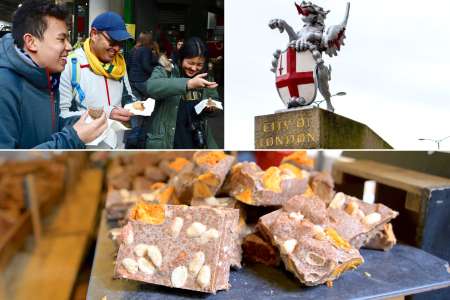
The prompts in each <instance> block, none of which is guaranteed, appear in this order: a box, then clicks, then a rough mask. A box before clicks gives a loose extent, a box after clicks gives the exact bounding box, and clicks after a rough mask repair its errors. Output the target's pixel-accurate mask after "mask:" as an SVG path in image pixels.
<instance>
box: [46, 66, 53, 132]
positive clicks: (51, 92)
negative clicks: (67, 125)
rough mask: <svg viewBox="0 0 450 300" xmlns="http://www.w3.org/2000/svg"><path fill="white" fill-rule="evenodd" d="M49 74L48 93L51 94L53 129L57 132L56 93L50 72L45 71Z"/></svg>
mask: <svg viewBox="0 0 450 300" xmlns="http://www.w3.org/2000/svg"><path fill="white" fill-rule="evenodd" d="M45 73H46V74H47V83H48V91H49V93H50V110H51V111H52V129H53V131H55V129H56V128H55V93H54V92H53V90H52V80H51V78H50V72H49V71H48V69H45Z"/></svg>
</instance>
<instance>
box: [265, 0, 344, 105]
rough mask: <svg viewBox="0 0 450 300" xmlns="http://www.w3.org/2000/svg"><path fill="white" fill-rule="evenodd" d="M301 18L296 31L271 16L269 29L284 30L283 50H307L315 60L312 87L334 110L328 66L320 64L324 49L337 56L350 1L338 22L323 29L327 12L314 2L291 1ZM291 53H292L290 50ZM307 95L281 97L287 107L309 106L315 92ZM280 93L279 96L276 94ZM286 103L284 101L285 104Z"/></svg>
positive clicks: (274, 64)
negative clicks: (286, 37) (301, 23)
mask: <svg viewBox="0 0 450 300" xmlns="http://www.w3.org/2000/svg"><path fill="white" fill-rule="evenodd" d="M295 6H296V7H297V11H298V13H299V15H301V16H302V17H301V18H302V21H303V22H304V23H305V24H304V26H303V28H302V29H301V30H300V31H299V32H295V31H294V29H293V28H292V27H291V26H290V25H289V24H288V23H287V22H286V21H284V20H282V19H273V20H271V21H270V22H269V27H270V28H271V29H279V31H280V33H283V32H284V31H286V33H287V34H288V36H289V43H288V46H287V49H290V48H291V49H295V51H296V52H297V53H301V52H305V51H310V52H311V53H312V58H311V59H314V60H315V63H316V67H315V70H314V72H313V73H314V74H313V75H314V89H315V91H316V90H317V88H318V89H319V91H320V93H321V94H322V96H323V97H324V99H325V100H326V102H327V109H328V110H330V111H334V108H333V105H332V104H331V97H332V96H331V93H330V88H329V84H328V82H329V81H330V80H331V66H329V67H327V66H325V64H324V60H323V58H322V53H323V52H325V53H326V54H328V55H329V56H330V57H333V56H337V54H338V51H339V50H340V49H341V46H342V45H344V39H345V30H346V26H347V21H348V17H349V14H350V3H347V11H346V15H345V17H344V20H343V21H342V23H341V24H338V25H334V26H331V27H329V28H328V29H327V30H325V19H326V17H327V15H328V13H329V12H330V11H326V10H324V9H323V8H322V7H320V6H318V5H315V4H313V3H311V2H309V1H303V2H302V3H301V4H300V5H299V4H297V3H295ZM294 54H295V53H294ZM281 56H282V51H281V50H277V51H276V52H275V53H274V59H273V61H272V67H273V68H272V69H271V71H272V72H274V73H275V74H277V68H281V67H280V58H281ZM315 91H314V95H313V96H312V97H311V98H313V99H305V98H303V97H301V95H297V94H295V95H292V94H291V95H290V96H289V97H288V99H287V100H283V101H284V102H285V104H286V105H287V107H288V108H294V107H299V106H305V105H310V104H311V103H312V102H313V101H314V100H315V95H316V92H315ZM280 96H281V95H280ZM286 102H287V103H286Z"/></svg>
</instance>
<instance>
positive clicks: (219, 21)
mask: <svg viewBox="0 0 450 300" xmlns="http://www.w3.org/2000/svg"><path fill="white" fill-rule="evenodd" d="M224 21H225V18H224V16H217V18H216V22H217V23H216V26H223V24H224Z"/></svg>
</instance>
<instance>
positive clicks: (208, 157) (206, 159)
mask: <svg viewBox="0 0 450 300" xmlns="http://www.w3.org/2000/svg"><path fill="white" fill-rule="evenodd" d="M225 157H226V154H225V153H224V152H223V151H212V152H201V153H198V154H197V155H196V156H195V157H194V159H195V162H196V163H197V164H198V165H210V166H214V165H216V164H217V163H219V161H221V160H222V159H224V158H225Z"/></svg>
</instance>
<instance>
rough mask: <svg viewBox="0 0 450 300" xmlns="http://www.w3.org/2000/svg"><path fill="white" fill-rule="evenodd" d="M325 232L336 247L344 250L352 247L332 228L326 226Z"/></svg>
mask: <svg viewBox="0 0 450 300" xmlns="http://www.w3.org/2000/svg"><path fill="white" fill-rule="evenodd" d="M325 234H326V235H327V236H328V238H329V239H330V241H331V242H332V243H333V245H334V246H336V247H337V248H340V249H344V250H350V249H351V248H352V246H351V245H350V244H349V243H348V242H347V241H346V240H344V239H343V238H342V237H341V236H340V235H339V234H338V233H337V232H336V230H334V229H333V228H330V227H328V228H326V229H325Z"/></svg>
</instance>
